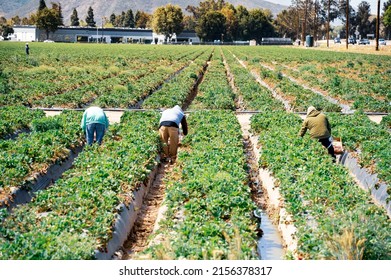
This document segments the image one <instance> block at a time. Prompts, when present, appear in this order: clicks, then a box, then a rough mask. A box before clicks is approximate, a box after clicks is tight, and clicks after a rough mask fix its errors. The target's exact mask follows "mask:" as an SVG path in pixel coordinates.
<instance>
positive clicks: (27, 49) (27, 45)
mask: <svg viewBox="0 0 391 280" xmlns="http://www.w3.org/2000/svg"><path fill="white" fill-rule="evenodd" d="M29 54H30V47H29V43H26V55H29Z"/></svg>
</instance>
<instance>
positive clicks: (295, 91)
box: [247, 57, 341, 112]
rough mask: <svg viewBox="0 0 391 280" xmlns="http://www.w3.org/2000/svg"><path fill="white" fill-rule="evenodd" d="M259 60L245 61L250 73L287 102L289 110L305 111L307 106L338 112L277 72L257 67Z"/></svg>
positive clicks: (323, 100) (318, 97)
mask: <svg viewBox="0 0 391 280" xmlns="http://www.w3.org/2000/svg"><path fill="white" fill-rule="evenodd" d="M259 61H260V59H259V58H256V57H255V58H252V59H250V60H248V61H247V64H248V66H247V67H248V68H249V69H250V71H255V72H256V73H257V75H259V77H260V78H261V79H262V80H263V81H265V82H266V83H267V84H268V85H269V87H270V88H273V89H274V90H275V91H276V92H277V93H278V94H279V95H281V96H282V98H284V99H285V100H287V101H288V102H289V105H290V107H291V109H292V110H293V111H295V112H303V111H306V110H307V108H308V107H309V106H316V107H317V108H322V109H323V110H324V111H330V112H339V111H341V107H340V106H339V105H336V104H333V103H331V102H329V101H328V100H327V99H326V98H325V97H324V96H321V95H319V94H317V93H315V92H313V91H312V90H309V89H305V88H303V87H302V86H300V85H298V84H296V83H294V82H292V81H291V80H289V79H288V78H286V77H284V76H283V75H282V74H281V73H279V72H277V71H272V70H269V69H267V68H265V67H263V66H260V65H259Z"/></svg>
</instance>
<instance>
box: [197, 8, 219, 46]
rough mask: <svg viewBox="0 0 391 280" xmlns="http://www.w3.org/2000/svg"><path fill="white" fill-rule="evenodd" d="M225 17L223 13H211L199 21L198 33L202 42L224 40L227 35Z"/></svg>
mask: <svg viewBox="0 0 391 280" xmlns="http://www.w3.org/2000/svg"><path fill="white" fill-rule="evenodd" d="M225 24H226V20H225V16H224V15H223V14H222V13H221V12H215V11H210V12H207V13H206V14H205V15H203V16H201V18H200V19H199V20H198V25H197V27H196V30H195V31H196V33H197V35H198V37H200V39H201V40H202V41H213V40H220V39H222V35H223V34H225Z"/></svg>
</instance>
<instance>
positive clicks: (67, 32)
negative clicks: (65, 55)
mask: <svg viewBox="0 0 391 280" xmlns="http://www.w3.org/2000/svg"><path fill="white" fill-rule="evenodd" d="M13 29H14V34H13V35H11V36H10V39H11V40H12V41H23V42H32V41H44V40H46V39H47V38H46V31H45V30H40V29H38V28H36V27H35V26H13ZM49 39H50V40H53V41H55V42H69V43H76V42H85V43H91V42H97V41H98V42H104V43H109V44H110V43H144V44H163V43H164V36H163V35H158V34H156V33H153V31H152V29H140V28H100V27H96V28H95V27H59V28H58V29H57V30H56V31H55V32H51V33H50V34H49ZM171 41H172V42H173V43H183V44H185V43H186V44H189V43H199V42H200V39H199V38H198V37H197V35H196V34H195V32H187V31H186V32H182V33H181V34H179V35H178V36H175V35H174V36H173V38H172V40H171Z"/></svg>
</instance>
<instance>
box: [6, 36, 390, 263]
mask: <svg viewBox="0 0 391 280" xmlns="http://www.w3.org/2000/svg"><path fill="white" fill-rule="evenodd" d="M30 48H31V55H30V56H29V57H26V56H25V55H24V48H23V44H20V43H8V42H2V43H1V44H0V59H1V61H2V63H1V65H0V147H1V151H0V171H1V173H2V176H1V179H0V259H6V260H7V259H101V258H105V259H107V258H109V259H110V258H117V259H118V258H120V259H191V260H195V259H196V260H202V259H236V260H238V259H246V260H249V259H251V260H253V259H260V258H261V259H265V258H266V259H268V258H269V259H270V258H273V257H270V256H262V255H260V253H259V250H258V248H257V242H258V240H259V239H260V238H261V239H262V222H261V221H260V220H259V219H258V218H257V217H256V216H255V215H254V211H255V212H257V211H262V215H264V216H266V215H267V216H268V217H269V218H270V220H272V222H273V223H274V224H275V227H276V229H278V230H279V235H280V237H281V246H282V247H283V248H284V252H283V254H282V255H281V256H279V258H281V259H371V260H375V259H376V260H377V259H388V260H390V259H391V221H390V217H391V187H390V183H391V177H390V174H391V172H390V170H391V168H390V167H391V148H390V147H391V137H390V117H389V116H388V115H387V114H388V113H390V108H391V105H390V104H391V70H390V69H391V60H390V57H389V56H381V55H366V54H357V53H355V54H349V53H342V52H339V53H336V52H327V51H317V50H309V49H292V48H286V47H248V46H242V47H234V46H179V45H178V46H171V45H151V46H150V45H120V44H118V45H103V44H97V45H92V44H88V45H87V44H85V45H83V44H57V43H56V44H40V43H33V44H31V47H30ZM177 104H178V105H180V106H182V108H183V109H184V110H186V115H187V120H188V124H189V134H188V135H187V136H185V137H183V139H182V140H181V145H180V147H179V151H178V160H177V161H176V162H175V164H173V165H170V164H165V163H162V162H160V155H161V153H162V145H161V143H160V139H159V134H158V125H159V118H160V110H161V109H162V108H168V107H172V106H174V105H177ZM90 105H97V106H101V107H102V108H104V109H105V110H106V111H107V114H108V116H109V120H110V110H117V111H121V113H123V114H122V116H121V119H120V122H119V123H114V122H111V123H110V127H109V130H108V132H107V134H106V135H105V137H104V142H103V144H102V146H95V145H93V146H91V147H89V146H85V137H84V135H83V134H82V131H81V129H80V120H81V116H82V112H83V110H84V109H85V108H87V107H88V106H90ZM311 105H312V106H315V107H317V108H319V109H321V110H323V111H324V112H325V113H326V114H327V116H328V117H329V120H330V123H331V126H332V134H333V135H334V136H339V137H342V139H343V143H344V148H345V150H346V152H347V153H348V154H349V156H350V157H352V158H353V159H355V160H356V161H357V165H358V167H357V168H360V170H365V171H366V172H368V174H370V175H371V176H372V175H373V176H375V177H376V180H375V181H374V182H373V184H372V183H371V184H372V185H371V186H370V188H369V190H368V189H364V188H363V184H364V183H365V182H364V181H365V177H364V179H362V178H361V177H360V176H361V175H357V174H355V173H354V172H353V171H352V170H351V169H350V167H348V166H347V164H344V163H343V162H342V161H341V162H340V164H338V163H337V164H335V163H333V162H332V160H331V158H330V157H329V156H328V154H327V152H326V150H325V149H324V148H323V147H322V146H321V145H320V144H319V143H317V142H316V141H314V140H312V139H310V137H309V136H308V135H306V136H305V137H303V138H300V137H298V136H297V133H298V131H299V130H300V126H301V122H302V118H301V117H300V114H302V113H303V112H305V111H306V109H307V108H308V107H309V106H311ZM135 109H136V110H135ZM48 110H58V111H59V112H58V113H59V114H58V115H56V116H47V115H46V113H47V112H48ZM373 113H376V114H377V115H378V116H380V117H381V121H380V122H374V121H372V120H371V119H370V118H369V117H370V114H373ZM238 114H249V115H251V118H250V121H251V127H250V133H251V136H252V137H253V138H254V139H256V141H257V143H253V146H251V147H250V149H253V150H254V153H255V152H258V154H259V158H258V159H257V161H258V162H257V165H256V166H253V163H251V162H250V161H249V158H248V154H246V150H248V149H249V147H247V146H246V145H248V144H245V143H247V142H246V141H247V140H248V139H247V136H244V135H243V134H242V130H241V127H242V126H243V123H241V120H240V118H238ZM302 116H303V115H302ZM66 162H67V163H66ZM69 162H71V163H69ZM66 164H69V167H64V166H67V165H66ZM54 165H56V166H63V167H64V169H65V170H63V171H61V173H60V174H58V177H59V179H57V178H56V179H51V180H47V181H50V182H48V183H47V185H45V187H44V188H42V189H41V188H39V189H38V188H37V186H36V185H37V184H38V183H37V182H38V178H40V177H45V176H47V175H48V174H49V173H50V172H52V171H51V170H52V167H53V166H54ZM253 170H256V171H258V170H259V175H258V174H257V175H256V176H254V174H252V171H253ZM261 171H263V172H266V173H268V174H269V175H270V178H271V180H269V181H271V182H272V189H273V191H275V192H277V193H278V199H277V203H276V204H273V203H272V201H273V194H272V193H271V192H270V191H269V190H268V188H267V184H269V183H268V182H267V179H265V177H263V175H261V173H262V172H261ZM159 174H160V175H159ZM158 176H161V177H162V179H160V180H159V182H158V183H156V182H157V181H158V180H157V179H156V178H157V177H158ZM367 181H368V180H367ZM366 183H367V182H366ZM156 184H160V185H161V184H164V188H161V190H160V193H159V196H161V197H162V199H161V201H160V200H159V202H158V200H156V203H155V206H156V207H155V208H156V209H155V210H153V211H156V213H152V210H144V209H143V201H144V197H145V196H146V195H147V193H148V192H152V191H153V190H154V187H155V186H156ZM140 190H141V191H142V192H140ZM22 191H26V192H28V194H29V196H31V198H32V199H29V200H28V201H23V203H19V202H18V194H19V193H20V192H22ZM144 192H145V195H144ZM376 192H378V193H381V194H380V195H375V193H376ZM141 193H142V194H141ZM30 200H31V201H30ZM11 205H12V207H11ZM142 211H146V213H144V212H142ZM148 211H150V212H148ZM140 213H143V214H142V215H141V214H140ZM147 218H150V219H151V220H150V221H148V222H144V224H148V225H149V226H148V229H145V228H143V227H142V224H143V222H142V219H147ZM288 227H289V228H290V229H291V231H290V232H289V233H287V231H286V229H287V228H288ZM141 233H143V234H141ZM146 233H148V234H146ZM263 234H267V232H263ZM141 235H143V240H141V239H140V240H139V241H137V240H136V241H135V240H134V238H133V237H132V238H130V236H136V237H137V236H141ZM287 236H289V238H287ZM139 238H141V237H139ZM136 239H137V238H136ZM125 240H126V242H125ZM137 242H138V244H141V245H139V246H137V249H134V248H135V246H133V245H131V244H132V243H137ZM129 244H130V245H129ZM274 258H275V257H274Z"/></svg>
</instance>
